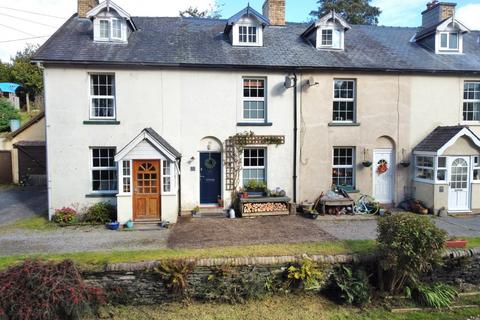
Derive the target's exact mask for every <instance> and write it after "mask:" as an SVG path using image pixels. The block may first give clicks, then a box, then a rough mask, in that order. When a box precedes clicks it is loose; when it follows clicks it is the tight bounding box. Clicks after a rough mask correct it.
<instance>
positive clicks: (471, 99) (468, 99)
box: [463, 81, 480, 121]
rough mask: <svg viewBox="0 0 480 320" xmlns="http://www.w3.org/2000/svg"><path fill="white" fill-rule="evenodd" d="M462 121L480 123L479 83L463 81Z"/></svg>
mask: <svg viewBox="0 0 480 320" xmlns="http://www.w3.org/2000/svg"><path fill="white" fill-rule="evenodd" d="M463 121H480V81H465V83H464V86H463Z"/></svg>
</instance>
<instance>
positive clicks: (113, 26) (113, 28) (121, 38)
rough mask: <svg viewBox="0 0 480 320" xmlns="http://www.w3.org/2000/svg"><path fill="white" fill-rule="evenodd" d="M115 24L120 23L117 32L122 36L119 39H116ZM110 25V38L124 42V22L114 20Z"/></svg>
mask: <svg viewBox="0 0 480 320" xmlns="http://www.w3.org/2000/svg"><path fill="white" fill-rule="evenodd" d="M115 23H118V25H117V26H118V27H119V28H118V30H117V31H120V36H119V37H116V36H115V31H116V30H115ZM110 24H111V27H110V28H111V29H110V37H111V38H112V39H114V40H123V22H122V20H120V19H116V18H112V19H111V21H110Z"/></svg>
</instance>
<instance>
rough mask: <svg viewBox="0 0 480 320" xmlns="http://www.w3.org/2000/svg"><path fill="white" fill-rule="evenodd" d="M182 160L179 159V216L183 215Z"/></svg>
mask: <svg viewBox="0 0 480 320" xmlns="http://www.w3.org/2000/svg"><path fill="white" fill-rule="evenodd" d="M181 168H182V158H179V159H178V191H177V192H178V197H177V198H178V216H179V217H180V216H181V215H182V172H181V171H182V169H181Z"/></svg>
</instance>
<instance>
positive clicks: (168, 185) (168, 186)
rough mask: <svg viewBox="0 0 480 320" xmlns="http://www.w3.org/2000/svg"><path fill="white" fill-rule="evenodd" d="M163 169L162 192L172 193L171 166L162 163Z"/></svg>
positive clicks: (168, 163)
mask: <svg viewBox="0 0 480 320" xmlns="http://www.w3.org/2000/svg"><path fill="white" fill-rule="evenodd" d="M162 167H163V192H172V171H173V170H172V164H171V163H170V162H168V161H165V160H164V161H162Z"/></svg>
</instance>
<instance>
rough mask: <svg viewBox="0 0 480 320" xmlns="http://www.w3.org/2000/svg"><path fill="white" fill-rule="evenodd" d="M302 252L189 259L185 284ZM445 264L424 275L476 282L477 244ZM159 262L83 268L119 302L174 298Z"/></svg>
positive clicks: (336, 259) (344, 260)
mask: <svg viewBox="0 0 480 320" xmlns="http://www.w3.org/2000/svg"><path fill="white" fill-rule="evenodd" d="M305 257H306V256H302V257H296V256H282V257H242V258H218V259H198V260H190V261H192V262H195V264H196V267H195V270H194V271H193V272H192V273H191V274H190V275H189V277H188V284H189V288H191V289H190V290H191V292H190V293H191V294H192V295H193V296H194V295H195V291H196V290H199V289H198V288H200V287H202V286H205V285H206V283H208V278H209V276H211V275H212V274H214V271H215V269H216V268H218V267H224V266H229V267H230V268H234V269H235V270H236V271H237V272H239V273H241V272H250V271H252V270H254V271H255V275H256V276H257V277H261V278H262V279H264V280H266V279H267V278H268V277H269V276H271V275H272V274H280V273H282V272H283V271H284V270H285V268H286V267H287V266H288V265H290V264H292V263H296V262H300V261H302V260H303V259H304V258H305ZM309 258H310V259H312V260H314V261H317V262H320V263H324V264H329V265H340V264H353V263H360V264H366V265H368V264H371V263H373V262H374V260H375V256H373V255H363V256H360V255H337V256H320V255H315V256H309ZM444 259H445V264H444V266H443V267H441V268H439V269H437V270H435V271H434V272H432V273H430V274H428V275H425V277H424V279H425V280H426V281H430V282H437V281H441V282H446V283H455V284H458V283H471V284H477V285H478V284H480V248H476V249H470V250H449V251H446V252H445V255H444ZM158 265H159V262H142V263H120V264H111V265H108V266H106V268H105V271H103V272H84V273H83V276H84V278H85V280H86V281H87V282H89V283H92V284H95V285H98V286H101V287H103V288H105V289H106V291H107V292H110V293H112V292H113V293H115V292H116V293H117V295H116V299H117V300H120V301H117V302H118V303H122V304H136V305H151V304H158V303H162V302H168V301H171V300H173V299H175V298H176V297H175V296H172V295H171V294H169V293H168V292H167V290H166V289H165V287H164V285H163V283H162V281H161V280H160V277H159V276H158V274H156V273H155V272H154V271H152V270H153V269H154V268H155V267H157V266H158Z"/></svg>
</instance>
